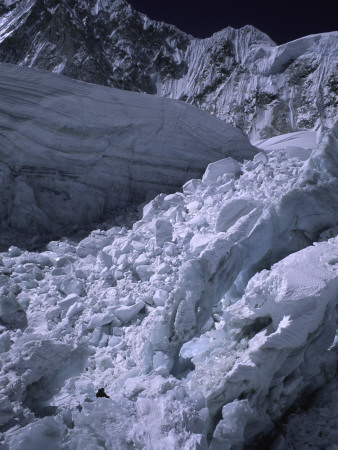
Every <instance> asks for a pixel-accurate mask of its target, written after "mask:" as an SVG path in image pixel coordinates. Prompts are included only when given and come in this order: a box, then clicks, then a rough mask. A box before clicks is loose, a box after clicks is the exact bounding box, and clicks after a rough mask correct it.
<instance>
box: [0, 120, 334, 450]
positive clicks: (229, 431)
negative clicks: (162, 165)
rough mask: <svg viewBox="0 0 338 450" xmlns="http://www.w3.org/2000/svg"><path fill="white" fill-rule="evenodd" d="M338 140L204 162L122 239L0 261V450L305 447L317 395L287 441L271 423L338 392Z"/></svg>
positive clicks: (95, 237)
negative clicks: (303, 153) (309, 149)
mask: <svg viewBox="0 0 338 450" xmlns="http://www.w3.org/2000/svg"><path fill="white" fill-rule="evenodd" d="M337 131H338V128H337V127H336V128H334V129H333V130H331V131H330V132H327V133H323V134H322V135H321V137H320V139H319V144H318V147H317V148H316V150H314V152H313V153H312V155H311V156H310V158H309V159H307V160H306V161H303V160H302V158H298V157H294V158H290V157H288V156H287V155H286V154H285V153H284V152H283V151H277V152H275V153H273V152H269V153H267V154H265V153H262V154H261V155H260V156H258V157H256V158H255V159H254V160H253V161H245V162H243V163H242V164H238V163H237V162H235V163H234V162H233V161H231V160H230V161H229V160H228V161H226V163H225V162H224V161H221V162H220V163H219V164H216V165H214V164H213V165H212V166H209V168H208V170H207V173H206V175H204V177H203V178H202V180H191V181H190V182H188V183H187V184H186V185H185V186H184V188H183V194H182V193H177V194H172V195H167V196H166V195H164V194H160V195H158V196H157V197H156V198H155V199H154V200H153V201H151V202H150V203H149V204H148V205H146V206H145V207H144V209H143V217H142V218H141V220H139V221H138V222H136V223H135V224H134V225H133V227H132V228H130V229H127V228H125V227H121V228H120V227H114V228H112V229H108V230H106V231H102V230H97V231H95V232H92V233H91V234H90V235H89V236H88V237H86V238H85V239H82V240H81V241H80V242H79V243H78V244H74V242H72V241H70V240H67V239H64V240H63V241H54V242H51V243H50V244H48V246H47V248H46V250H44V251H42V252H40V253H37V252H28V251H26V250H24V249H19V248H18V249H13V247H12V248H11V249H9V251H7V252H4V253H2V255H1V261H2V265H1V266H0V358H1V365H0V398H1V401H0V427H1V430H2V432H3V434H2V437H1V438H0V439H1V440H0V443H1V445H3V446H4V448H8V449H10V450H11V449H13V450H14V449H19V448H23V447H22V445H23V444H22V443H25V445H26V447H25V448H32V449H33V448H34V449H38V448H46V447H47V446H48V447H51V448H65V449H66V448H80V447H81V448H88V449H89V448H117V449H119V448H121V449H124V448H139V449H141V448H149V449H151V448H158V449H164V448H170V449H179V448H185V449H196V448H200V449H206V448H211V449H219V448H222V449H226V448H229V449H232V448H242V447H243V446H244V445H251V444H252V445H256V444H257V442H258V440H259V439H260V438H261V436H265V437H270V438H271V439H270V440H271V446H272V445H274V447H271V448H283V447H278V445H282V444H283V443H290V442H292V445H295V443H298V442H299V443H300V445H303V444H304V442H306V438H307V437H308V436H309V435H310V430H311V424H313V423H314V422H315V418H316V417H317V416H318V414H319V415H320V414H324V412H323V408H324V406H323V405H321V404H320V403H318V400H316V402H315V403H314V404H313V407H312V409H310V410H308V411H302V416H301V417H304V424H305V425H304V427H303V428H302V430H303V431H302V432H301V433H300V435H299V436H298V437H297V438H295V437H294V435H295V433H296V430H297V429H298V428H297V427H299V422H298V419H297V418H295V417H294V416H292V415H290V416H288V417H287V419H286V422H285V424H286V425H285V428H284V429H282V428H281V427H277V430H278V431H276V427H275V424H278V423H279V421H280V420H281V418H282V417H283V416H284V415H285V414H286V413H287V412H288V411H290V408H297V407H298V408H301V405H302V401H303V400H304V398H306V399H308V398H309V396H310V395H311V394H312V393H313V392H315V391H316V390H318V389H322V390H323V392H324V393H325V392H326V394H325V395H330V394H329V392H331V391H330V389H331V390H334V389H336V388H335V387H334V386H335V382H336V379H335V376H336V370H337V362H338V359H337V355H338V352H337V351H336V341H337V338H336V331H337V302H338V297H337V292H338V257H337V255H338V238H337V237H336V235H334V230H336V227H337V223H338V212H337V206H336V205H337V201H338V198H337V197H338V194H337V193H338V169H337V151H338V139H337V134H338V133H337ZM237 164H238V166H237ZM324 236H330V239H328V240H327V241H324V240H323V237H324ZM319 240H321V242H316V241H319ZM102 389H103V391H102V392H104V393H105V394H106V395H105V396H104V397H97V396H96V393H97V392H99V390H102ZM325 389H327V390H326V391H325ZM318 392H321V391H318ZM323 395H324V394H323ZM305 416H306V417H305ZM325 417H326V416H325ZM318 426H319V427H320V429H321V430H324V429H325V433H326V434H325V439H324V438H323V437H320V435H319V434H318V433H317V432H315V431H313V433H314V435H315V436H316V437H315V439H316V441H315V442H317V445H318V448H320V446H321V445H324V446H326V448H329V445H333V443H334V442H335V440H336V437H337V430H336V428H334V427H331V425H327V424H322V425H318ZM317 429H318V427H317V428H316V430H317ZM302 433H304V434H302ZM316 433H317V434H316ZM283 445H284V444H283ZM295 448H296V447H295ZM298 448H299V447H298Z"/></svg>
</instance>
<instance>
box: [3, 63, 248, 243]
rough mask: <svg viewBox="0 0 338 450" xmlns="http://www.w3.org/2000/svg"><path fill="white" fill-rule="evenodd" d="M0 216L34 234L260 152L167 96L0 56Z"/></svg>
mask: <svg viewBox="0 0 338 450" xmlns="http://www.w3.org/2000/svg"><path fill="white" fill-rule="evenodd" d="M0 96H1V107H0V161H1V163H0V183H1V187H2V189H1V194H0V195H1V198H0V221H1V222H2V229H5V228H6V227H7V228H8V227H9V228H16V229H19V230H23V231H25V233H27V234H29V233H31V234H32V235H34V234H35V235H36V234H37V233H40V234H41V233H42V232H48V233H51V232H55V231H56V230H58V229H60V228H62V227H64V226H70V225H75V224H77V225H80V224H85V223H92V222H94V221H97V220H99V218H100V217H102V215H103V214H104V213H105V212H106V211H111V210H113V209H115V208H118V207H119V208H121V207H124V206H126V205H128V204H130V203H138V204H139V203H141V202H143V201H145V200H146V199H148V200H150V199H151V198H152V197H154V196H155V195H156V194H158V193H160V192H167V193H170V192H174V191H176V190H177V189H178V188H180V187H181V186H182V185H183V184H184V183H185V182H186V181H188V180H189V179H191V178H197V177H199V176H201V175H202V173H203V171H204V170H205V168H206V166H207V165H208V163H210V162H213V161H216V160H218V159H221V158H225V157H234V158H235V159H238V160H239V161H243V160H244V159H245V158H246V159H252V158H253V156H254V155H255V154H256V153H257V150H256V149H255V148H254V147H253V146H252V145H251V144H250V143H249V140H248V138H247V137H246V136H245V135H244V134H243V133H242V132H241V131H240V130H238V129H236V128H234V127H232V126H229V125H227V124H225V123H224V122H222V121H221V120H219V119H217V118H214V117H212V116H210V115H208V114H207V113H206V112H202V111H200V110H198V109H197V108H195V107H193V106H189V105H186V104H185V103H183V102H179V101H176V100H171V99H164V98H159V97H153V96H150V95H146V94H138V93H135V92H126V91H121V90H118V89H113V88H107V87H104V86H97V85H93V84H89V83H84V82H79V81H76V80H71V79H69V78H66V77H64V76H60V75H55V74H51V73H49V72H46V71H42V70H33V69H27V68H25V67H18V66H15V65H11V64H4V63H0Z"/></svg>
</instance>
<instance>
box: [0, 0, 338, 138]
mask: <svg viewBox="0 0 338 450" xmlns="http://www.w3.org/2000/svg"><path fill="white" fill-rule="evenodd" d="M337 42H338V35H337V33H336V32H333V33H323V34H318V35H313V36H307V37H304V38H302V39H298V40H296V41H293V42H289V43H286V44H283V45H280V46H277V45H276V44H275V43H274V42H273V41H272V40H271V39H270V38H269V37H268V36H267V35H265V34H264V33H262V32H261V31H259V30H257V29H255V28H254V27H252V26H246V27H244V28H241V29H239V30H235V29H233V28H230V27H229V28H226V29H224V30H222V31H220V32H218V33H216V34H214V35H213V36H211V37H210V38H208V39H195V38H193V37H192V36H190V35H187V34H185V33H183V32H181V31H180V30H178V29H177V28H175V27H174V26H171V25H167V24H165V23H162V22H156V21H152V20H150V19H149V18H148V17H146V16H145V15H143V14H140V13H138V12H137V11H136V10H135V9H134V8H133V7H132V6H131V5H129V4H128V2H126V1H125V0H115V1H99V0H95V1H94V0H86V1H74V0H62V1H59V0H16V1H9V2H5V4H2V5H0V60H1V61H4V62H10V63H15V64H19V65H25V66H29V67H39V68H43V69H48V70H51V71H53V72H57V73H62V74H64V75H67V76H70V77H73V78H77V79H80V80H84V81H90V82H94V83H98V84H104V85H108V86H114V87H118V88H122V89H127V90H135V91H141V92H147V93H151V94H158V95H161V96H166V97H173V98H178V99H181V100H184V101H186V102H188V103H192V104H194V105H196V106H198V107H200V108H202V109H204V110H207V111H208V112H210V113H211V114H213V115H216V116H217V117H219V118H221V119H223V120H225V121H226V122H228V123H231V124H234V125H236V126H238V127H239V128H241V129H242V130H243V131H245V132H246V133H247V134H248V135H249V136H250V137H251V138H252V139H254V140H258V139H265V138H268V137H271V136H274V135H279V134H285V133H289V132H293V131H300V130H310V129H314V128H316V127H317V128H318V127H319V126H323V125H327V126H329V127H331V126H332V125H333V123H334V121H335V118H336V117H337V92H338V88H337V85H338V80H337V73H338V71H337V61H338V54H337V48H338V44H337Z"/></svg>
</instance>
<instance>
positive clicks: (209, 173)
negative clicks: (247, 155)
mask: <svg viewBox="0 0 338 450" xmlns="http://www.w3.org/2000/svg"><path fill="white" fill-rule="evenodd" d="M240 171H241V167H240V165H239V164H238V162H237V161H236V160H235V159H233V158H224V159H221V160H219V161H216V162H214V163H210V164H209V165H208V167H207V170H206V171H205V173H204V175H203V178H202V181H203V183H204V184H206V185H208V184H211V183H214V182H216V181H217V178H218V177H221V176H223V175H225V174H227V173H229V174H234V175H238V174H239V173H240Z"/></svg>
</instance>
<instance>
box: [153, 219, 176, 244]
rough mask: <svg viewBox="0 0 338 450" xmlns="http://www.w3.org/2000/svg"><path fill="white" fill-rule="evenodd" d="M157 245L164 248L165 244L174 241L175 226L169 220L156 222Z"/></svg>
mask: <svg viewBox="0 0 338 450" xmlns="http://www.w3.org/2000/svg"><path fill="white" fill-rule="evenodd" d="M155 237H156V245H158V246H159V247H163V245H164V243H165V242H171V241H172V239H173V226H172V225H171V223H170V222H169V221H167V220H160V219H158V220H156V222H155Z"/></svg>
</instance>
